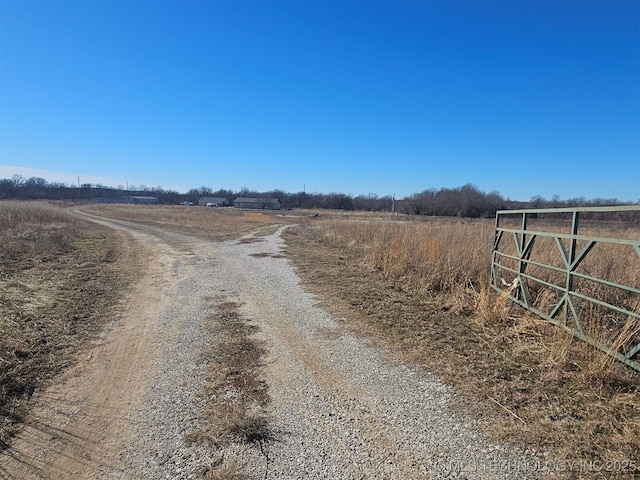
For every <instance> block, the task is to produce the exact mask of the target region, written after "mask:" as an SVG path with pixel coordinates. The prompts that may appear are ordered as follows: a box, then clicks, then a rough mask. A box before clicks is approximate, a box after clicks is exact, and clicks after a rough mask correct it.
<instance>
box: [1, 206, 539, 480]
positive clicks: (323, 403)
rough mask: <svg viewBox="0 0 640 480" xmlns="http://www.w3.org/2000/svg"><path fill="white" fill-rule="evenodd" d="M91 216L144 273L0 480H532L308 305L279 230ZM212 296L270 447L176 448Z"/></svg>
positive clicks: (411, 372) (39, 414)
mask: <svg viewBox="0 0 640 480" xmlns="http://www.w3.org/2000/svg"><path fill="white" fill-rule="evenodd" d="M85 218H89V217H88V216H86V215H85ZM91 219H92V220H94V221H100V222H101V223H103V224H105V225H108V226H111V227H113V228H118V229H121V230H125V231H127V232H129V233H131V234H132V235H134V237H135V238H136V240H137V241H138V242H139V243H140V245H141V246H142V247H143V248H145V249H147V250H148V252H149V253H150V264H149V269H148V272H147V274H146V275H145V277H144V278H143V280H142V281H141V282H140V284H139V285H138V286H137V287H136V289H135V291H134V292H132V297H131V299H130V300H129V308H128V309H127V311H126V312H125V314H124V315H123V317H122V318H120V319H117V321H115V323H114V325H113V326H112V327H111V328H110V329H109V330H108V331H107V332H105V334H104V336H103V338H101V339H100V341H99V342H98V344H97V345H96V346H95V347H94V348H93V349H92V351H91V355H90V356H88V357H87V358H84V359H83V360H82V361H81V362H79V364H78V365H77V366H76V367H75V368H74V369H73V370H72V371H71V372H69V373H68V374H66V375H64V376H63V377H62V379H61V383H60V384H59V385H57V386H55V387H53V388H52V389H50V390H48V391H46V392H42V393H41V394H39V395H35V396H34V408H33V411H34V415H33V420H32V421H31V422H30V423H29V425H27V427H26V428H25V432H23V435H21V436H20V437H19V438H18V439H17V440H16V442H15V443H14V447H13V448H12V449H10V450H8V451H7V452H5V453H4V454H2V456H1V457H0V473H1V474H3V475H5V476H8V477H9V478H110V479H111V478H122V479H129V478H146V479H147V478H148V479H161V478H172V479H173V478H184V479H187V478H198V477H199V476H200V475H201V474H202V472H207V471H208V472H210V473H211V472H213V471H215V469H216V468H224V467H225V466H226V465H239V466H241V467H242V469H243V472H244V473H245V474H246V475H247V476H248V477H249V478H256V479H258V478H277V479H294V478H317V479H325V478H335V479H355V478H384V479H390V478H397V479H413V478H415V479H418V478H467V477H468V478H479V479H485V478H486V479H495V478H531V477H533V472H531V471H528V470H527V469H526V464H525V463H523V458H525V457H523V455H524V454H523V452H519V451H517V450H514V449H512V448H510V447H508V446H505V445H500V444H497V443H493V442H490V441H487V439H486V438H484V437H483V435H482V433H481V429H480V427H479V426H478V425H476V424H475V423H474V422H473V421H472V420H470V419H466V418H463V417H462V416H461V415H460V414H458V413H455V412H454V411H453V409H452V407H451V404H452V400H453V398H454V394H453V392H452V391H451V390H450V389H449V388H448V387H447V386H445V385H443V384H442V383H440V382H439V381H438V379H437V378H435V377H433V376H432V375H430V374H429V373H428V372H426V371H424V370H423V369H420V368H417V367H412V366H407V365H405V364H403V363H402V362H399V361H397V360H396V359H394V358H393V356H392V355H391V354H388V353H386V352H384V351H381V350H379V349H376V348H374V347H372V346H370V345H368V344H367V342H366V340H365V339H362V338H359V337H356V336H354V335H353V334H350V333H347V332H346V331H345V330H344V329H343V328H341V326H340V324H339V323H338V322H337V321H336V320H335V319H333V318H332V317H331V316H330V315H328V314H327V313H326V312H325V311H323V310H322V309H320V308H318V307H317V306H316V302H315V300H314V298H313V296H311V295H309V294H307V293H306V292H305V291H304V289H303V288H302V287H301V286H300V284H299V279H298V277H297V276H296V274H295V272H294V270H293V268H292V266H291V265H290V263H289V261H288V260H287V259H286V257H285V256H284V255H283V253H282V247H283V241H282V239H281V238H280V233H281V231H282V229H280V230H278V231H277V232H276V233H274V234H272V235H269V236H266V237H251V236H249V237H247V238H244V239H242V240H240V241H228V242H221V243H216V242H209V241H205V240H202V239H198V238H195V237H189V236H186V235H181V234H177V233H174V232H169V231H165V230H163V229H160V228H157V227H148V226H142V225H136V224H134V223H131V222H124V221H109V220H105V219H102V220H98V219H97V218H96V217H91ZM283 228H284V227H283ZM212 298H218V299H224V300H225V301H227V302H234V303H235V304H238V305H241V307H240V310H241V313H242V315H243V317H244V318H246V319H247V320H248V321H249V322H250V323H251V324H252V325H254V326H256V327H258V332H259V333H258V334H257V336H258V337H259V339H260V340H261V341H263V342H264V348H265V349H266V352H267V354H266V358H265V365H264V367H263V369H262V375H263V377H264V380H265V381H266V383H267V385H268V395H269V397H270V399H271V402H270V404H269V407H268V412H267V413H268V419H269V424H270V430H271V432H272V434H273V439H272V440H271V441H269V442H267V443H260V444H246V443H232V444H230V445H227V446H225V447H218V448H217V449H216V448H213V447H205V446H204V445H199V444H197V443H189V442H187V437H188V435H189V434H190V433H192V432H194V431H196V430H197V429H198V425H199V416H200V414H201V412H202V409H203V403H202V402H204V401H206V399H203V398H201V397H199V396H198V395H197V392H198V390H199V389H200V388H201V387H202V385H203V382H204V378H205V367H206V366H205V365H203V364H202V357H201V353H202V352H203V351H204V350H205V348H206V344H207V334H206V328H205V326H206V322H210V321H212V320H211V315H210V314H211V310H210V309H211V299H212ZM214 308H215V306H214ZM36 419H37V420H36ZM496 465H499V466H500V468H494V466H496ZM505 466H507V468H505Z"/></svg>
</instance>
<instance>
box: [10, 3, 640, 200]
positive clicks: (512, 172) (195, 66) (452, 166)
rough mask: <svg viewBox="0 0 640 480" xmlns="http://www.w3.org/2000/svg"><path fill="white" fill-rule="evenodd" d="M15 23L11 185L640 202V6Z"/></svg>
mask: <svg viewBox="0 0 640 480" xmlns="http://www.w3.org/2000/svg"><path fill="white" fill-rule="evenodd" d="M0 18H1V25H0V26H1V44H0V49H1V50H0V58H1V65H0V66H1V72H0V75H1V78H0V80H1V83H0V89H1V91H0V92H1V98H0V102H1V103H0V114H1V118H0V121H1V124H0V128H1V130H0V135H1V137H0V141H1V144H0V165H1V169H0V176H1V177H4V178H7V177H8V176H10V175H8V174H9V173H11V171H13V170H19V169H17V168H16V167H29V168H32V169H39V170H41V171H43V172H45V173H47V174H48V172H52V173H51V174H50V176H49V178H47V176H45V175H44V174H43V175H40V176H43V177H44V178H46V179H47V180H50V179H54V177H55V175H54V173H53V172H62V173H64V174H66V177H64V178H67V180H66V181H67V182H69V183H73V182H76V181H77V176H78V175H81V176H82V177H81V181H82V182H85V181H91V180H95V179H96V178H98V179H100V178H102V179H105V180H106V183H105V185H112V186H116V185H117V184H122V185H125V183H126V182H129V184H133V183H135V184H136V185H137V184H140V183H143V184H145V185H147V186H163V187H164V188H174V189H177V190H179V191H186V190H187V189H189V188H192V187H199V186H202V185H206V186H209V187H211V188H213V189H218V188H229V189H232V190H238V189H240V188H241V187H247V188H250V189H255V190H259V191H265V190H272V189H283V190H285V191H289V192H298V191H302V190H303V188H306V191H307V192H321V193H329V192H343V193H347V194H352V195H358V194H368V193H377V194H378V195H381V196H382V195H388V194H392V193H395V194H396V196H397V197H403V196H406V195H410V194H411V193H415V192H420V191H422V190H425V189H427V188H430V187H435V188H441V187H455V186H460V185H463V184H465V183H473V184H475V185H476V186H478V187H479V188H480V189H482V190H484V191H486V192H489V191H494V190H495V191H498V192H500V193H501V194H502V195H503V196H505V197H508V198H511V199H513V200H529V199H530V198H531V197H532V196H534V195H542V196H543V197H546V198H550V197H551V196H553V195H555V194H557V195H559V196H560V197H561V198H572V197H579V196H583V197H586V198H589V199H591V198H612V197H617V198H619V199H621V200H632V201H638V200H640V2H638V1H615V0H608V1H602V2H599V1H587V2H580V1H566V2H556V1H534V2H526V1H492V2H481V1H474V2H462V1H441V2H436V1H424V2H419V1H414V2H401V1H393V2H382V1H376V2H367V1H362V2H357V1H350V2H330V1H324V2H302V1H299V2H284V1H279V2H244V1H243V2H232V1H225V2H207V1H181V2H172V1H153V2H151V1H149V2H146V1H131V2H127V1H100V2H98V1H75V2H65V1H55V2H53V1H51V2H50V1H45V2H39V1H26V2H25V1H11V0H10V1H7V0H0ZM55 179H56V180H59V177H55ZM50 181H51V180H50Z"/></svg>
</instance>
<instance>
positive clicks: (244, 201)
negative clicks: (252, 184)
mask: <svg viewBox="0 0 640 480" xmlns="http://www.w3.org/2000/svg"><path fill="white" fill-rule="evenodd" d="M233 206H234V207H236V208H254V209H256V210H280V200H278V199H277V198H251V197H238V198H236V199H235V200H234V201H233Z"/></svg>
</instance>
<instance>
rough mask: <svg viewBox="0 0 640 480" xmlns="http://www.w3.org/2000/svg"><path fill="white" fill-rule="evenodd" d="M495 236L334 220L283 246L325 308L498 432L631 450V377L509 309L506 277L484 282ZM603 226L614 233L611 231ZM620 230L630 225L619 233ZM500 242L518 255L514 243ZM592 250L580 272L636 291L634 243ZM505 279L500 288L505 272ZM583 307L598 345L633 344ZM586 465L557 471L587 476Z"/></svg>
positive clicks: (558, 450)
mask: <svg viewBox="0 0 640 480" xmlns="http://www.w3.org/2000/svg"><path fill="white" fill-rule="evenodd" d="M493 230H494V223H493V221H491V220H479V221H466V220H459V219H424V220H422V219H421V220H417V221H406V220H402V219H400V220H390V219H389V217H386V219H385V220H382V221H381V220H379V219H378V220H377V221H370V220H367V221H363V220H362V219H360V218H353V219H348V218H344V217H342V218H340V217H338V218H331V219H323V220H319V221H314V222H311V223H309V224H308V225H306V226H304V227H303V228H300V229H296V230H291V231H290V233H289V234H288V239H287V242H288V244H289V245H291V246H292V247H290V248H292V252H293V255H294V256H297V257H296V258H298V265H299V268H300V269H301V270H302V272H303V273H304V274H305V275H307V276H308V277H307V278H310V279H311V282H312V285H313V287H314V288H317V289H318V291H320V292H322V293H323V294H324V292H329V294H330V295H336V296H337V297H338V298H340V299H342V300H343V301H344V302H345V304H340V305H341V306H339V307H335V308H340V309H342V308H347V309H353V310H354V311H355V312H357V313H359V314H358V315H355V316H354V317H353V318H354V319H359V320H360V321H359V322H357V324H358V325H361V324H363V325H365V328H366V331H371V332H373V333H374V334H375V335H381V337H382V339H383V340H384V341H386V342H388V344H389V345H392V346H394V347H396V348H397V349H398V350H399V352H400V353H401V354H402V355H406V358H407V359H409V360H410V361H414V362H417V363H419V364H422V365H424V366H426V367H427V368H428V369H430V370H432V371H434V372H435V373H437V374H438V375H440V376H441V377H442V378H443V379H444V380H445V381H447V382H449V383H451V384H452V385H454V386H455V388H456V391H458V392H459V393H461V395H462V396H463V398H464V402H463V403H464V408H470V407H469V405H471V406H474V405H480V406H482V405H484V406H485V407H486V405H487V404H489V405H493V406H494V408H496V409H497V413H495V414H494V415H492V417H491V421H492V424H491V427H490V428H491V431H492V432H493V433H494V434H495V435H496V436H497V437H498V438H501V439H505V440H508V441H516V442H522V443H524V444H525V445H531V446H533V447H535V448H536V449H543V450H544V451H547V452H549V454H551V455H552V456H553V458H556V459H588V460H597V461H607V460H612V459H623V460H632V459H635V458H638V455H639V454H640V441H639V439H640V414H639V412H640V396H639V392H640V376H639V375H638V374H637V373H635V372H634V371H633V370H631V369H630V368H628V367H626V366H624V365H622V364H621V363H620V362H617V361H615V360H614V359H612V357H609V356H607V355H605V354H604V353H602V352H600V351H599V350H597V349H595V348H594V347H592V346H591V345H589V344H587V343H586V342H582V341H580V340H577V339H576V338H574V337H573V336H572V335H570V334H569V333H567V332H566V331H565V330H564V329H562V328H558V327H555V326H554V325H552V324H550V323H549V322H547V321H545V320H543V319H541V318H539V317H537V316H535V315H534V314H531V313H527V312H526V311H524V310H523V309H521V308H519V307H517V306H516V305H515V304H513V302H511V301H510V300H509V298H508V296H509V294H510V293H514V291H515V289H516V288H517V285H516V284H512V286H511V287H505V288H506V290H505V292H503V294H501V295H499V294H498V293H497V292H495V291H494V290H493V289H492V288H490V268H491V251H492V242H493ZM638 231H640V226H637V229H636V233H635V234H636V235H637V234H638ZM607 233H608V235H607V236H615V233H612V232H611V229H610V228H608V229H607ZM630 235H631V236H632V235H634V233H633V232H632V231H631V230H626V231H625V232H623V235H622V236H623V237H624V238H628V237H629V236H630ZM631 238H637V236H636V237H633V236H632V237H631ZM504 240H505V241H507V242H510V243H509V244H510V245H514V247H513V248H514V249H515V242H514V241H513V238H505V239H504ZM309 242H311V245H313V246H314V249H313V250H311V251H309V247H308V246H307V244H308V243H309ZM535 248H536V249H539V250H538V253H537V254H536V255H537V257H535V258H536V259H538V260H541V259H542V258H544V257H546V259H547V260H548V261H549V262H551V263H552V264H558V263H559V262H561V261H562V260H561V257H560V254H559V253H558V247H557V245H556V244H555V242H553V241H551V242H546V241H541V242H540V243H539V244H536V246H535ZM579 248H581V247H580V246H579ZM305 250H306V252H305ZM307 252H308V253H307ZM590 255H593V257H591V258H588V261H585V263H584V264H583V265H582V266H581V267H580V268H581V269H583V270H581V271H585V272H586V271H587V270H588V272H589V274H591V275H594V276H602V277H604V278H605V279H608V280H611V281H617V282H619V283H622V284H626V285H629V286H635V285H637V282H638V280H639V278H640V274H639V273H638V269H637V268H638V263H637V262H640V259H639V258H638V255H637V253H636V252H635V251H634V250H633V249H631V250H628V249H624V248H623V249H619V248H607V249H603V248H600V247H596V248H595V249H594V250H593V251H592V252H591V254H590ZM534 272H535V273H539V274H540V275H541V276H543V277H544V276H545V275H546V276H547V277H546V278H551V279H553V280H554V281H559V282H560V281H564V277H562V276H560V277H558V278H555V277H554V275H555V274H554V273H553V272H551V273H549V272H541V271H536V269H535V268H533V267H532V268H531V270H530V271H529V273H534ZM505 277H506V278H505V281H506V282H507V283H509V284H511V283H512V282H513V280H514V278H512V277H509V276H507V275H506V274H505ZM316 282H317V283H316ZM529 287H530V293H531V297H532V300H533V301H535V302H536V304H537V305H539V306H541V307H542V306H545V305H546V306H547V307H551V308H552V307H553V305H555V302H557V297H556V296H554V295H555V294H550V293H548V292H546V291H545V289H543V288H538V287H536V286H535V285H529ZM576 288H578V289H580V291H582V292H585V291H587V289H590V291H591V293H596V294H602V293H604V294H607V295H608V297H607V298H608V299H609V301H611V302H613V303H614V304H616V305H622V304H624V305H626V306H627V307H629V308H630V309H632V310H633V311H638V298H637V297H638V296H637V295H629V294H621V293H620V292H611V291H608V290H609V289H607V288H604V289H602V287H598V286H595V285H594V284H593V283H592V282H576ZM636 288H637V287H636ZM399 290H402V291H403V292H402V294H400V293H399ZM580 307H581V308H583V309H584V311H583V312H582V313H583V314H585V316H584V318H585V319H587V320H586V321H585V325H586V326H587V327H589V328H591V326H597V327H598V328H600V329H601V332H603V337H606V338H603V340H606V342H607V343H609V344H612V345H614V346H615V347H618V348H620V349H623V350H624V348H625V345H626V346H627V347H628V345H630V344H632V343H633V342H635V343H637V342H638V341H639V340H638V336H639V335H640V329H639V328H638V327H639V325H638V324H637V322H635V320H632V319H628V318H626V319H625V318H622V317H616V316H615V315H613V316H612V315H611V314H604V313H603V312H602V311H600V310H599V309H598V308H591V309H590V310H589V309H588V308H586V307H585V306H584V305H580ZM541 309H542V308H541ZM606 324H608V326H607V325H606ZM354 325H355V323H354ZM354 328H356V329H358V328H360V327H359V326H354ZM614 332H615V333H614ZM467 400H470V401H467ZM472 408H475V407H472ZM479 408H484V407H479ZM592 473H593V472H585V473H584V474H582V473H577V474H575V475H571V474H568V475H567V476H560V478H572V479H574V478H579V479H587V478H593V476H591V474H592ZM638 473H640V470H637V471H636V470H633V472H629V471H628V472H627V473H626V474H622V475H620V476H612V477H611V478H635V477H634V475H635V474H638Z"/></svg>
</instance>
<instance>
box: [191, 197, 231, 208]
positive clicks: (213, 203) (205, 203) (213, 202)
mask: <svg viewBox="0 0 640 480" xmlns="http://www.w3.org/2000/svg"><path fill="white" fill-rule="evenodd" d="M198 205H200V206H201V207H228V206H229V205H230V203H229V200H227V199H226V198H223V197H202V198H201V199H200V200H198Z"/></svg>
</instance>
